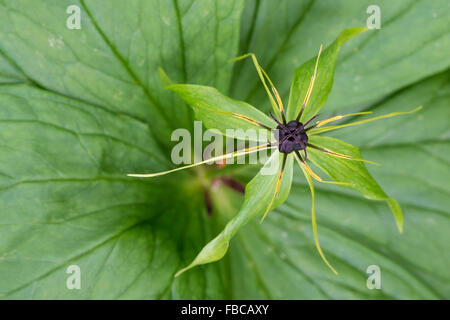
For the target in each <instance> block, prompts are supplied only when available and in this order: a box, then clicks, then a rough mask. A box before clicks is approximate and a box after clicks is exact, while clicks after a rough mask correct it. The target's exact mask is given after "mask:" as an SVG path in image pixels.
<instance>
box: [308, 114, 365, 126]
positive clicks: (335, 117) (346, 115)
mask: <svg viewBox="0 0 450 320" xmlns="http://www.w3.org/2000/svg"><path fill="white" fill-rule="evenodd" d="M370 113H372V112H371V111H365V112H355V113H349V114H344V115H337V116H334V117H331V118H328V119H324V120H321V121H317V123H316V127H321V126H323V125H325V124H327V123H329V122H332V121H336V120H340V119H343V118H346V117H350V116H358V115H363V114H370Z"/></svg>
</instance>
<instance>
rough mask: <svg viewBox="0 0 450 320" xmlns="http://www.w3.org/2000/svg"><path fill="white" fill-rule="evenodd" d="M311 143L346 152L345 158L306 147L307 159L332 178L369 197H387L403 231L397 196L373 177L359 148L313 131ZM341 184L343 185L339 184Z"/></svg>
mask: <svg viewBox="0 0 450 320" xmlns="http://www.w3.org/2000/svg"><path fill="white" fill-rule="evenodd" d="M309 141H310V142H311V143H312V144H314V145H316V146H319V147H321V148H325V149H328V150H330V151H333V152H335V153H339V154H345V155H348V156H350V157H351V158H353V160H350V159H344V158H341V157H337V156H333V155H331V154H327V153H324V152H321V151H318V150H315V149H312V148H311V149H310V150H309V156H308V159H310V160H311V161H312V162H313V163H314V164H315V165H317V166H318V167H319V168H320V169H321V170H322V171H323V172H325V173H326V174H328V175H329V176H330V177H331V178H332V179H333V180H334V181H341V182H347V183H349V185H348V187H349V188H351V189H354V190H356V191H358V192H360V193H361V194H362V195H363V196H364V197H366V198H368V199H371V200H384V201H387V203H388V205H389V207H390V209H391V211H392V213H393V215H394V218H395V221H396V223H397V227H398V230H399V231H400V233H401V232H402V231H403V215H402V210H401V208H400V205H399V203H398V202H397V200H395V199H392V198H390V197H389V196H388V195H387V194H386V193H385V192H384V191H383V189H382V188H381V187H380V185H379V184H378V183H377V182H376V181H375V179H374V178H373V177H372V175H371V174H370V173H369V171H368V170H367V168H366V167H365V165H364V163H363V161H367V160H363V159H361V152H360V151H359V149H358V148H357V147H355V146H353V145H351V144H348V143H346V142H344V141H341V140H339V139H335V138H331V137H325V136H316V135H313V136H311V137H310V140H309ZM342 187H344V186H342Z"/></svg>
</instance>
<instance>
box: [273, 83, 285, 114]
mask: <svg viewBox="0 0 450 320" xmlns="http://www.w3.org/2000/svg"><path fill="white" fill-rule="evenodd" d="M272 91H273V94H274V95H275V99H277V103H278V107H279V108H280V111H281V112H284V107H283V101H281V98H280V95H279V94H278V91H277V89H275V87H272Z"/></svg>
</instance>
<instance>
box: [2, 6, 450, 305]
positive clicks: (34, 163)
mask: <svg viewBox="0 0 450 320" xmlns="http://www.w3.org/2000/svg"><path fill="white" fill-rule="evenodd" d="M74 4H75V5H78V6H79V7H80V9H81V26H82V28H81V29H80V30H69V29H67V28H66V19H67V17H68V14H67V13H66V8H67V6H69V5H74ZM370 4H373V3H372V2H371V1H369V0H367V1H360V0H349V1H332V0H326V1H314V0H304V1H302V0H300V1H298V0H280V1H252V0H249V1H246V3H245V7H244V2H243V1H238V0H235V1H221V0H218V1H199V0H173V1H157V0H152V1H139V0H130V1H119V0H108V1H106V0H105V1H103V0H86V1H77V0H71V1H69V0H45V1H44V0H43V1H29V0H0V298H2V299H50V298H52V299H227V298H228V299H230V298H234V299H238V298H241V299H259V298H261V299H448V298H449V297H450V273H449V271H448V266H449V265H450V255H449V252H450V247H449V243H450V237H449V233H448V230H449V228H450V220H449V210H448V208H449V207H450V202H449V199H450V198H449V196H448V195H449V194H450V184H449V181H450V176H449V172H450V170H449V165H450V144H449V138H450V131H449V126H448V119H449V117H450V114H449V110H450V109H449V108H448V105H449V101H450V86H449V83H450V82H449V73H448V68H449V66H450V60H449V56H448V54H447V52H448V51H449V48H450V43H449V34H448V15H449V10H450V7H448V3H447V1H445V0H436V1H432V2H431V1H425V0H422V1H420V0H419V1H414V0H399V1H390V0H385V1H383V0H381V1H378V2H377V4H378V5H379V6H380V7H381V10H382V11H381V16H382V29H380V30H370V31H368V32H365V33H364V34H362V35H360V36H358V37H355V38H354V39H352V40H350V41H349V42H348V44H346V45H345V46H343V48H342V51H341V53H340V55H339V58H338V61H337V66H336V72H335V78H334V85H333V90H332V92H331V93H330V96H329V99H328V101H327V103H326V104H325V105H324V107H323V109H322V111H321V112H323V113H327V112H329V113H333V112H337V111H339V113H341V112H343V111H344V109H350V110H369V111H374V113H375V115H378V114H385V113H390V112H394V111H409V110H412V109H414V108H415V107H417V106H418V105H423V106H424V108H423V111H422V112H420V113H416V114H414V115H410V116H402V117H397V118H392V119H386V120H382V121H379V122H373V123H369V124H367V125H365V126H356V127H348V128H344V129H342V130H339V131H333V132H329V133H327V135H330V136H333V137H334V138H337V139H340V140H342V141H346V142H348V143H350V144H352V145H354V146H357V147H358V148H359V149H360V150H361V153H362V156H363V157H364V158H366V159H370V160H374V161H377V162H379V163H381V164H382V166H379V167H378V166H368V167H367V170H368V171H369V173H370V174H371V175H372V176H373V177H374V179H375V180H376V181H377V182H379V184H380V185H381V186H382V187H383V189H384V190H385V191H386V193H387V194H389V195H390V196H392V197H394V198H395V199H398V201H399V204H400V205H401V207H402V209H403V211H404V233H403V234H402V235H400V234H399V233H398V232H397V231H396V227H395V224H394V223H393V221H392V217H391V216H390V213H389V208H388V206H386V205H385V204H384V203H382V202H378V201H371V200H368V199H364V198H363V197H361V195H360V193H359V192H356V191H355V190H352V189H348V188H338V187H336V186H329V185H322V184H316V185H315V188H316V201H317V202H316V213H317V219H318V232H319V237H320V243H321V246H322V249H323V250H324V253H325V255H326V256H327V258H328V259H329V260H330V263H331V264H332V265H333V266H334V267H336V269H338V270H339V276H338V277H336V276H334V275H333V274H332V273H331V272H330V271H329V270H328V268H327V267H326V265H324V264H323V262H322V261H321V259H320V256H319V254H318V253H317V251H316V249H315V246H314V242H313V234H312V229H311V215H310V205H311V199H310V194H309V190H308V186H307V184H306V181H305V180H304V179H303V178H301V173H300V171H299V170H297V169H295V170H297V172H295V173H298V174H297V175H296V176H295V178H293V183H292V187H291V194H290V196H289V198H288V199H287V200H286V201H285V202H284V204H282V205H280V206H278V207H277V208H276V209H274V211H273V212H271V213H270V214H269V215H268V217H267V219H266V220H265V222H264V223H263V224H259V219H248V218H249V217H250V216H252V215H253V213H252V212H253V211H252V210H251V208H250V206H247V209H248V211H246V212H241V213H240V214H239V215H238V216H237V215H236V214H237V212H238V211H239V208H240V207H241V206H242V204H243V201H244V197H243V196H242V195H241V194H239V193H237V192H235V191H233V190H231V189H230V188H228V187H227V186H226V185H225V184H224V183H222V182H220V181H219V180H214V178H217V177H228V178H229V177H233V178H235V179H238V180H240V181H241V182H242V183H246V182H248V181H250V180H251V179H252V178H253V176H254V174H255V173H257V169H258V168H256V167H255V166H235V167H234V166H230V167H229V166H227V167H225V168H223V169H222V170H216V168H215V167H212V166H203V167H201V168H198V170H196V169H192V170H190V171H189V172H184V173H182V172H180V173H176V174H173V175H167V176H164V177H158V178H155V179H150V180H140V179H134V178H127V177H126V174H127V173H130V172H156V171H161V170H167V169H169V168H171V167H172V166H171V164H170V163H169V162H168V161H169V160H168V159H169V155H170V144H171V142H170V133H171V132H172V130H173V129H175V128H181V127H186V128H190V127H191V126H192V120H193V117H192V114H191V111H190V108H188V107H187V106H186V105H185V103H184V102H183V101H182V99H180V98H179V97H177V95H176V94H174V93H173V92H170V91H169V90H164V88H163V86H162V85H161V82H160V79H159V75H158V71H157V70H158V67H161V68H163V69H164V70H165V71H166V72H167V75H168V76H169V77H170V79H172V80H173V81H174V82H175V83H193V84H199V85H203V86H210V87H215V88H217V89H218V90H219V91H220V92H223V93H224V94H226V95H228V96H230V97H232V98H234V99H239V100H242V101H246V102H247V103H250V104H252V105H253V106H256V107H257V108H258V109H260V110H267V109H268V107H269V103H268V101H267V97H266V96H265V92H264V91H263V89H262V86H261V84H260V83H259V79H258V77H257V74H256V72H255V70H254V67H253V65H252V64H251V62H250V61H247V62H245V63H244V62H242V63H239V64H234V65H233V64H232V63H229V62H228V60H229V59H230V58H233V57H236V56H237V55H239V54H240V53H246V52H254V53H255V54H256V55H257V57H258V60H259V62H260V63H261V65H262V67H264V68H265V70H266V71H267V72H268V74H269V76H270V77H271V79H272V80H273V81H274V84H275V85H276V86H277V88H278V89H279V92H280V94H281V96H282V98H283V99H284V101H286V98H287V96H288V93H289V88H290V84H291V80H292V74H293V70H294V69H295V68H297V67H298V66H300V65H301V64H302V63H304V62H306V61H307V60H309V59H311V58H312V57H314V56H315V55H317V50H318V48H319V46H320V44H321V43H323V44H324V45H328V44H330V43H332V41H333V40H334V39H336V37H337V36H338V34H339V33H340V31H341V30H343V29H345V28H349V27H354V26H363V25H365V23H366V19H367V14H366V8H367V6H368V5H370ZM411 35H414V36H411ZM238 47H239V50H238ZM354 48H356V49H354ZM438 73H439V74H438ZM429 76H431V77H429ZM427 77H429V78H427ZM374 102H376V104H373V103H374ZM358 119H359V118H356V119H348V120H349V121H353V120H358ZM295 170H294V171H295ZM287 178H288V177H287V176H285V180H287ZM266 187H267V188H268V185H266ZM205 190H207V191H209V193H210V197H211V201H212V206H213V211H212V214H211V215H208V213H207V210H206V209H205V199H204V192H205ZM255 193H256V192H255ZM245 201H250V199H247V200H245ZM262 201H267V199H266V198H264V199H262V198H261V202H262ZM280 202H281V200H280ZM261 205H262V204H261ZM255 212H256V211H255ZM258 212H259V211H258ZM255 215H257V214H256V213H255ZM234 217H236V220H239V221H242V222H244V221H245V222H247V224H246V225H245V226H243V225H242V226H241V225H240V224H239V223H238V224H236V225H235V228H231V226H230V227H229V228H231V230H237V227H238V226H241V228H240V229H239V231H237V232H235V231H233V233H234V232H235V234H234V237H233V239H232V241H231V242H230V245H229V248H228V250H229V252H228V254H226V255H225V257H224V258H223V259H222V260H220V261H218V262H217V263H211V264H206V265H202V266H199V267H196V268H193V269H192V270H189V271H187V272H185V273H183V274H182V275H181V276H179V277H177V278H174V275H175V273H176V272H177V271H178V270H180V269H181V268H183V267H185V266H186V265H188V264H189V263H190V262H191V261H193V259H195V257H196V255H197V254H198V253H199V252H200V251H201V249H202V248H203V247H204V246H205V244H207V243H208V242H209V241H211V240H212V239H214V237H216V236H217V235H218V234H220V233H221V232H222V231H223V229H224V227H225V226H226V225H227V223H229V221H236V220H233V218H234ZM238 217H240V218H238ZM240 219H241V220H240ZM247 220H248V221H247ZM242 224H243V223H242ZM70 265H77V266H79V267H80V270H81V289H80V290H69V289H67V287H66V281H67V279H68V277H69V276H70V275H69V274H67V273H66V270H67V268H68V267H69V266H70ZM370 265H378V266H380V268H381V272H382V274H381V277H382V289H381V290H369V289H368V288H367V286H366V281H367V277H368V274H367V273H366V270H367V267H368V266H370Z"/></svg>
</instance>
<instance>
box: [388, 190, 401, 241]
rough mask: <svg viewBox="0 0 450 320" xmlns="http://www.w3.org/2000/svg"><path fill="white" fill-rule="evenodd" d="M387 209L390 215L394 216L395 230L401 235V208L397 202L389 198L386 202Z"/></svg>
mask: <svg viewBox="0 0 450 320" xmlns="http://www.w3.org/2000/svg"><path fill="white" fill-rule="evenodd" d="M386 201H387V203H388V205H389V208H391V211H392V213H393V214H394V218H395V222H396V224H397V229H398V231H399V232H400V233H403V213H402V208H401V207H400V204H399V203H398V201H397V200H395V199H393V198H389V199H387V200H386Z"/></svg>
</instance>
